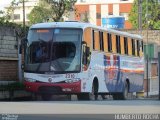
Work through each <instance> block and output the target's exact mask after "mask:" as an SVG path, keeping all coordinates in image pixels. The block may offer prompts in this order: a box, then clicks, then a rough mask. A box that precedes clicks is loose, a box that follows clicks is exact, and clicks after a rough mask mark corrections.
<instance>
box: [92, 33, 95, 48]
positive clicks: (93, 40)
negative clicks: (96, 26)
mask: <svg viewBox="0 0 160 120" xmlns="http://www.w3.org/2000/svg"><path fill="white" fill-rule="evenodd" d="M92 39H93V41H92V42H93V43H92V45H93V50H94V49H95V38H94V30H92Z"/></svg>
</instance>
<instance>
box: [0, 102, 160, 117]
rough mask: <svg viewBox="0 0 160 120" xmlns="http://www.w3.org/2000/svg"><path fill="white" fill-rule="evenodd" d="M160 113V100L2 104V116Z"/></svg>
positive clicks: (0, 112) (0, 107)
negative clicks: (7, 114)
mask: <svg viewBox="0 0 160 120" xmlns="http://www.w3.org/2000/svg"><path fill="white" fill-rule="evenodd" d="M2 113H4V114H5V113H11V114H112V113H159V114H160V101H159V100H125V101H121V100H105V101H28V102H0V114H2Z"/></svg>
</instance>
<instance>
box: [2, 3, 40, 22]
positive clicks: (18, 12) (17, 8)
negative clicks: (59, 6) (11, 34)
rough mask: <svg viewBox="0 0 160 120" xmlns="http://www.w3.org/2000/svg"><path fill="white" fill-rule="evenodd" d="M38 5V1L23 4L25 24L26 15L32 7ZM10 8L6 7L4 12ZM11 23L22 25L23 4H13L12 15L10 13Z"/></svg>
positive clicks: (26, 20)
mask: <svg viewBox="0 0 160 120" xmlns="http://www.w3.org/2000/svg"><path fill="white" fill-rule="evenodd" d="M38 3H39V0H27V1H26V2H25V22H26V24H28V22H29V20H28V15H29V13H30V12H31V10H32V9H33V8H34V6H37V5H38ZM9 7H10V5H8V6H7V7H6V8H5V11H7V9H8V8H9ZM11 22H16V23H19V24H21V23H23V4H22V2H17V3H14V4H13V8H12V13H11Z"/></svg>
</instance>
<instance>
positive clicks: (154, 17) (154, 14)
mask: <svg viewBox="0 0 160 120" xmlns="http://www.w3.org/2000/svg"><path fill="white" fill-rule="evenodd" d="M146 6H147V3H146V0H142V28H143V29H146V28H147V22H148V24H149V28H150V29H160V10H159V9H160V4H159V3H158V1H157V0H148V21H147V20H146V16H147V15H146V11H147V9H146ZM129 21H130V22H131V23H132V25H133V27H134V28H138V0H134V3H133V7H132V10H131V12H130V14H129Z"/></svg>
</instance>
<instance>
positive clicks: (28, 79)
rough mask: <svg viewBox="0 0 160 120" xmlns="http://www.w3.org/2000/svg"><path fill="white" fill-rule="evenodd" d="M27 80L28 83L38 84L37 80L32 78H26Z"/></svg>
mask: <svg viewBox="0 0 160 120" xmlns="http://www.w3.org/2000/svg"><path fill="white" fill-rule="evenodd" d="M25 80H26V81H28V82H36V80H35V79H32V78H26V79H25Z"/></svg>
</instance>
